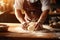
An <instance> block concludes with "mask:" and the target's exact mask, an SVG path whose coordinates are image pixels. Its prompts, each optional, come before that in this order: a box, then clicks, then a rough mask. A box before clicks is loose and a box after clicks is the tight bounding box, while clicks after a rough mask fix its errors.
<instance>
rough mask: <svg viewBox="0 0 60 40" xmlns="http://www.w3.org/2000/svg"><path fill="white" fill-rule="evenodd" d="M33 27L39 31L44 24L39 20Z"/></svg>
mask: <svg viewBox="0 0 60 40" xmlns="http://www.w3.org/2000/svg"><path fill="white" fill-rule="evenodd" d="M33 27H35V29H34V30H35V31H39V30H41V29H42V28H43V26H42V24H41V23H37V22H36V23H35V24H34V25H33Z"/></svg>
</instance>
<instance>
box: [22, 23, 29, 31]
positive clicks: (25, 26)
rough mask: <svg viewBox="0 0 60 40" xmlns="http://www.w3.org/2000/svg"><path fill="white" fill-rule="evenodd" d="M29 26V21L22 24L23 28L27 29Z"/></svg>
mask: <svg viewBox="0 0 60 40" xmlns="http://www.w3.org/2000/svg"><path fill="white" fill-rule="evenodd" d="M27 27H28V23H27V22H25V23H23V24H22V28H23V29H24V30H27Z"/></svg>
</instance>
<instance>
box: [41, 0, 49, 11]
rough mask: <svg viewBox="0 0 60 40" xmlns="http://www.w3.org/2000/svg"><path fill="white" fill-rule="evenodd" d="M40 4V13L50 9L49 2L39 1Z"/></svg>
mask: <svg viewBox="0 0 60 40" xmlns="http://www.w3.org/2000/svg"><path fill="white" fill-rule="evenodd" d="M40 1H41V3H42V11H45V10H48V9H50V0H40Z"/></svg>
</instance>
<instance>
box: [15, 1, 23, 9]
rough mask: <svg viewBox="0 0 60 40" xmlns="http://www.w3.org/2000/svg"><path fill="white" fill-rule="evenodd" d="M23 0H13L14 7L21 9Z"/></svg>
mask: <svg viewBox="0 0 60 40" xmlns="http://www.w3.org/2000/svg"><path fill="white" fill-rule="evenodd" d="M23 2H24V0H15V4H14V8H15V9H22V8H23Z"/></svg>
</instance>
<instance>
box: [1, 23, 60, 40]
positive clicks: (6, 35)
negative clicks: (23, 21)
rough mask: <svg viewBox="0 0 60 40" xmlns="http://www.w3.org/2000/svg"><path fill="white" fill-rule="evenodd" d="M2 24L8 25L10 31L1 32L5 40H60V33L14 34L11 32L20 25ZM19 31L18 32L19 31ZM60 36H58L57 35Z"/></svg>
mask: <svg viewBox="0 0 60 40" xmlns="http://www.w3.org/2000/svg"><path fill="white" fill-rule="evenodd" d="M0 24H4V25H7V26H9V29H10V30H8V31H9V32H0V39H3V38H6V39H7V38H8V39H11V38H12V39H16V40H17V39H23V38H25V39H29V40H32V39H36V40H37V38H38V39H41V38H42V39H43V38H46V39H50V38H51V39H52V38H58V37H60V35H59V34H60V33H41V32H37V33H36V32H25V33H24V32H23V33H22V32H15V31H14V32H13V31H11V30H14V28H15V27H18V26H19V25H20V24H19V23H0ZM17 31H18V30H17ZM57 34H58V35H57Z"/></svg>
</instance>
